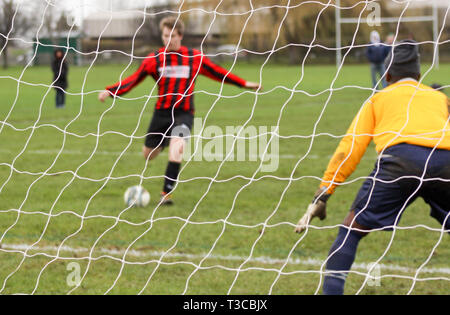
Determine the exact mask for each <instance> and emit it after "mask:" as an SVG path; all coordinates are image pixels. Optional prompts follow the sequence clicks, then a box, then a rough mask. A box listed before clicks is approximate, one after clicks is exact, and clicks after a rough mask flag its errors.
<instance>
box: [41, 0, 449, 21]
mask: <svg viewBox="0 0 450 315" xmlns="http://www.w3.org/2000/svg"><path fill="white" fill-rule="evenodd" d="M41 1H49V2H51V3H53V4H55V6H57V7H60V8H64V9H66V10H68V11H69V12H70V13H72V15H73V16H74V17H75V21H76V23H77V24H80V23H81V20H82V17H83V16H85V17H87V16H89V15H91V14H94V13H95V12H98V11H102V10H107V11H109V10H112V11H117V10H124V9H128V10H131V9H138V8H139V9H141V8H143V7H144V6H145V5H146V4H147V5H150V4H158V3H165V2H170V1H174V0H128V1H127V0H41ZM253 1H257V0H253ZM403 1H405V0H403ZM403 1H401V2H403ZM410 1H411V2H412V3H415V4H421V3H422V4H425V5H430V4H432V3H436V4H438V5H439V6H441V7H448V6H450V0H410ZM175 2H176V1H175ZM392 2H393V3H395V1H393V0H392ZM397 2H400V1H397ZM44 3H45V2H44Z"/></svg>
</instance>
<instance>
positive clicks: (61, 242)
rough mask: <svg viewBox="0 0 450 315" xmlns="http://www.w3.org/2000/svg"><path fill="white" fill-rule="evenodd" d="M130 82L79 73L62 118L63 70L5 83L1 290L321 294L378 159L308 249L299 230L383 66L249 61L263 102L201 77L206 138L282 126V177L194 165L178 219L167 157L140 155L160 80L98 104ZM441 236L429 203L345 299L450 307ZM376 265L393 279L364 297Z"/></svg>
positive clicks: (3, 79)
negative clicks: (137, 196)
mask: <svg viewBox="0 0 450 315" xmlns="http://www.w3.org/2000/svg"><path fill="white" fill-rule="evenodd" d="M135 68H136V65H133V66H132V67H131V68H130V70H129V71H127V72H126V73H125V75H127V74H129V73H131V72H130V71H131V70H134V69H135ZM124 69H125V65H112V66H94V67H92V68H89V67H87V66H85V67H79V68H77V67H74V66H73V67H71V69H70V76H69V80H70V86H69V88H68V92H69V95H68V96H67V104H66V108H64V109H56V108H55V106H54V97H55V92H54V91H53V90H52V89H49V87H48V84H50V82H51V78H52V77H51V72H50V69H49V68H47V67H32V68H29V69H26V71H25V72H23V70H24V69H23V68H10V69H8V70H1V71H0V83H1V86H2V88H1V89H0V99H1V103H0V123H1V124H0V143H1V144H0V237H1V238H0V244H1V249H0V261H1V262H2V268H1V269H0V292H1V293H5V294H15V293H24V294H30V293H35V294H65V293H68V292H69V293H71V294H103V293H105V292H107V293H110V294H137V293H143V294H182V293H186V294H227V293H231V294H268V293H271V294H314V293H316V292H317V293H320V292H321V290H320V287H321V280H322V279H321V271H323V270H324V265H323V262H324V260H325V259H326V257H327V254H328V250H329V248H330V246H331V244H332V242H333V240H334V238H335V236H336V234H337V230H338V225H339V224H340V223H341V222H342V220H343V218H344V217H345V215H346V213H347V211H348V209H349V207H350V205H351V203H352V201H353V198H354V197H355V195H356V192H357V190H358V189H359V187H360V185H361V184H362V182H363V180H364V177H365V176H367V175H368V174H369V173H370V171H371V170H372V167H373V163H374V162H375V159H376V152H375V150H374V147H373V146H372V145H371V146H370V148H368V150H367V152H366V155H365V157H364V158H363V160H362V161H361V163H360V164H359V166H358V168H357V170H356V171H355V173H354V174H353V175H352V176H351V177H350V178H349V179H348V181H347V184H346V185H343V186H342V187H340V188H339V189H338V190H337V192H336V194H335V195H334V196H333V197H332V198H331V199H330V201H329V202H328V217H327V219H326V220H324V221H313V222H314V225H315V226H316V227H312V228H311V229H309V230H308V231H307V233H305V234H303V235H300V236H299V235H298V234H295V233H294V232H293V229H294V224H295V223H296V222H297V221H298V219H299V218H300V217H301V215H302V214H303V212H304V210H305V209H306V206H307V205H308V203H309V202H310V200H311V198H312V195H313V193H314V192H315V190H316V188H317V185H318V184H319V179H320V177H321V176H322V174H323V171H324V170H325V168H326V166H327V163H328V159H329V157H330V155H331V154H332V153H333V152H334V150H335V148H336V146H337V144H338V142H339V140H340V138H341V136H342V135H344V134H345V132H346V130H347V127H348V125H349V123H350V121H351V120H352V118H353V116H354V115H355V113H356V112H357V110H358V109H359V107H360V106H361V104H362V103H363V102H364V100H366V99H367V98H368V97H369V96H370V95H371V91H370V90H369V89H367V88H368V87H369V86H370V74H369V67H368V66H366V65H348V66H347V65H346V66H345V67H343V68H342V69H341V71H340V72H339V75H338V76H337V79H336V80H335V82H334V84H332V82H333V80H334V78H335V76H336V68H335V67H334V66H306V67H305V68H304V72H302V68H301V67H300V66H297V67H295V66H285V65H274V64H267V65H266V66H265V67H264V68H263V69H262V72H260V65H248V64H237V65H236V67H235V69H234V72H235V73H236V74H238V75H240V76H242V77H244V78H247V79H248V80H252V81H258V80H259V77H260V74H261V76H262V83H263V85H264V91H263V92H262V94H260V95H258V96H257V97H256V98H255V94H253V93H249V92H245V91H244V90H240V89H238V88H236V87H233V86H225V87H224V88H223V90H222V93H221V95H220V97H218V95H217V94H218V93H219V92H220V89H221V86H220V84H219V83H218V82H214V81H211V80H208V79H206V78H204V77H200V78H199V79H198V80H197V90H196V91H197V93H196V96H195V98H196V116H197V117H201V118H202V119H203V123H204V125H205V126H206V127H208V126H218V127H220V128H221V129H222V130H224V131H225V128H226V126H240V125H244V124H247V126H255V127H256V128H259V127H261V126H267V127H269V131H270V126H277V124H278V122H279V134H280V139H279V155H280V159H279V165H278V168H277V169H276V170H275V171H273V172H261V171H259V170H258V167H259V165H260V162H261V161H259V160H257V161H249V160H248V159H247V161H227V162H225V163H223V162H222V161H206V160H203V161H190V162H188V163H186V162H185V163H184V164H183V167H184V168H183V170H182V173H181V175H180V183H179V184H178V186H177V188H176V190H175V192H174V201H175V205H173V206H172V207H158V196H159V192H160V191H161V188H162V178H163V176H164V173H165V168H166V164H167V151H165V152H163V153H162V154H161V156H160V157H158V158H157V159H156V160H154V161H151V162H150V163H149V165H148V166H147V167H145V161H144V159H143V158H142V156H141V148H142V144H143V141H144V134H145V133H146V130H147V127H148V123H149V121H150V118H151V115H152V112H153V106H154V102H155V97H154V95H155V94H156V91H154V93H153V96H152V98H151V99H150V100H149V101H148V102H147V97H146V95H148V94H149V91H150V89H151V88H152V87H153V85H154V83H153V80H152V79H151V78H147V79H146V80H145V81H144V82H143V83H142V84H141V85H140V86H139V87H138V88H136V89H135V90H133V91H132V92H130V93H129V94H127V95H125V96H124V97H125V99H118V100H117V101H116V102H114V103H113V102H112V99H109V100H108V101H107V102H105V103H100V102H98V101H97V92H98V91H99V90H101V89H103V87H104V86H106V85H108V84H111V83H114V82H115V81H117V79H118V78H119V76H120V73H121V72H122V71H123V70H124ZM428 70H429V66H423V68H422V71H423V72H424V73H425V72H427V71H428ZM449 72H450V64H444V65H441V66H440V68H439V69H438V70H437V69H432V70H430V71H429V72H428V73H427V74H426V76H425V78H424V81H423V82H424V83H426V84H431V83H434V82H440V83H441V84H448V82H447V81H446V80H448V73H449ZM300 79H301V82H300V84H298V85H297V82H298V81H299V80H300ZM357 86H361V87H365V88H366V89H361V88H357ZM294 87H295V90H293V89H294ZM330 88H332V90H329V89H330ZM244 92H245V93H244ZM325 105H326V108H325ZM324 108H325V110H324ZM323 110H324V111H323ZM322 111H323V114H322ZM141 112H142V113H143V114H142V115H141ZM321 115H322V116H321ZM313 135H314V137H313ZM207 143H208V141H207V139H204V142H203V144H204V145H207ZM311 143H312V144H311ZM299 161H300V162H299ZM141 180H142V184H143V185H144V186H145V187H146V189H147V190H149V192H150V193H151V195H152V200H151V202H150V204H149V205H148V206H147V207H145V208H131V209H126V207H125V205H124V202H123V193H124V191H125V189H126V188H127V187H129V186H132V185H136V184H138V183H139V182H140V181H141ZM439 228H440V227H439V225H438V223H437V222H436V221H434V220H433V219H432V218H431V217H430V216H429V208H428V206H427V205H426V204H425V203H424V202H423V201H422V200H418V201H417V202H415V203H414V204H413V205H412V206H410V207H409V208H408V209H407V211H406V212H405V214H404V215H403V217H402V220H401V222H400V229H398V230H397V231H396V232H395V233H392V232H374V233H372V234H371V235H369V236H368V237H367V238H365V239H364V240H362V242H361V243H360V246H359V249H358V255H357V258H356V262H355V266H354V268H353V269H352V273H351V274H350V275H349V277H348V281H347V284H346V293H347V294H355V293H360V294H406V293H408V292H411V293H412V294H448V292H450V271H449V270H450V269H449V264H448V262H449V258H450V246H449V245H450V239H449V237H448V235H442V234H441V233H440V232H439V231H438V229H439ZM30 245H33V247H32V248H28V246H30ZM125 251H126V255H125ZM288 258H289V260H288V261H287V259H288ZM377 261H379V263H380V264H381V265H382V266H381V269H380V272H379V275H381V279H380V281H379V282H378V283H376V284H377V285H367V284H366V285H364V286H363V282H364V280H365V276H366V274H367V270H368V269H367V267H365V264H370V263H373V262H377ZM71 263H77V264H78V265H79V267H80V274H81V277H82V282H81V284H80V286H76V287H74V286H71V285H72V283H71V282H70V281H69V282H68V280H73V279H75V278H73V275H74V272H75V271H76V270H75V271H74V269H71V268H72V266H73V264H71Z"/></svg>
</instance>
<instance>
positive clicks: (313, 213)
mask: <svg viewBox="0 0 450 315" xmlns="http://www.w3.org/2000/svg"><path fill="white" fill-rule="evenodd" d="M374 128H375V118H374V115H373V107H372V101H369V102H368V103H366V104H364V107H363V108H362V109H361V111H360V112H359V114H358V115H356V117H355V118H354V119H353V122H352V124H351V125H350V127H349V128H348V130H347V135H346V136H345V137H344V138H343V139H342V140H341V142H340V144H339V146H338V147H337V149H336V152H335V153H334V155H333V157H332V158H331V160H330V162H329V164H328V167H327V170H326V171H325V174H324V176H323V178H322V182H321V184H320V187H319V189H318V190H317V191H316V193H315V194H314V198H313V200H312V202H311V204H310V205H309V206H308V208H307V210H306V213H305V214H304V215H303V217H302V218H301V219H300V220H299V221H298V223H297V226H296V228H295V232H297V233H301V232H303V231H304V230H305V229H306V228H307V226H308V225H309V223H310V222H311V220H312V219H313V218H315V217H318V218H320V219H321V220H323V219H324V218H325V217H326V203H327V200H328V198H329V197H330V196H331V195H332V194H333V192H334V190H335V188H336V186H337V184H338V183H342V182H344V181H345V180H346V179H347V177H348V176H350V175H351V174H352V173H353V171H354V170H355V169H356V166H357V165H358V163H359V162H360V160H361V158H362V156H363V155H364V153H365V151H366V148H367V146H368V145H369V143H370V141H371V140H372V135H373V133H374Z"/></svg>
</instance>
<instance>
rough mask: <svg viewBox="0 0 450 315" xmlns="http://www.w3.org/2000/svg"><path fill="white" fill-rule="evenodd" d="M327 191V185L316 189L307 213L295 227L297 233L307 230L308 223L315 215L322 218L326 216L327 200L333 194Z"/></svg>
mask: <svg viewBox="0 0 450 315" xmlns="http://www.w3.org/2000/svg"><path fill="white" fill-rule="evenodd" d="M326 191H327V188H326V187H321V188H319V189H318V190H317V191H316V193H315V194H314V199H313V201H312V202H311V203H310V205H309V206H308V209H307V210H306V213H305V214H304V215H303V217H302V218H301V219H300V220H299V221H298V223H297V226H296V227H295V232H296V233H302V232H303V231H304V230H306V227H307V226H308V224H309V223H310V222H311V220H312V219H314V218H315V217H318V218H319V219H320V220H323V219H325V218H326V216H327V200H328V198H330V196H331V194H328V193H327V192H326Z"/></svg>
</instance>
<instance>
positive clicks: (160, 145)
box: [98, 17, 261, 204]
mask: <svg viewBox="0 0 450 315" xmlns="http://www.w3.org/2000/svg"><path fill="white" fill-rule="evenodd" d="M160 29H161V32H162V40H163V43H164V47H162V48H160V49H159V50H158V51H156V52H153V53H151V54H149V55H148V56H147V57H146V58H145V60H144V61H143V62H142V64H141V65H140V67H139V69H138V70H137V71H136V72H135V73H133V74H132V75H131V76H129V77H127V78H125V79H123V80H122V81H120V82H117V83H116V84H113V85H111V86H108V87H106V89H105V90H104V91H102V92H100V94H99V96H98V98H99V100H100V101H102V102H103V101H105V99H106V98H107V97H110V96H111V97H115V96H119V95H122V94H125V93H126V92H128V91H130V90H131V89H133V88H134V87H135V86H136V85H138V84H139V83H141V82H142V80H144V79H145V78H146V77H147V76H152V77H153V79H154V80H155V81H156V83H157V84H158V100H157V102H156V105H155V110H154V113H153V118H152V120H151V122H150V126H149V128H148V132H147V136H146V139H145V145H144V147H143V155H144V157H145V159H150V160H151V159H154V158H155V157H156V156H158V154H159V153H160V152H161V151H162V150H163V149H164V147H166V146H169V163H168V165H167V169H166V174H165V181H164V186H163V191H162V192H161V204H172V203H173V201H172V199H171V196H170V192H171V191H172V189H173V187H174V184H175V182H176V180H177V178H178V174H179V170H180V165H181V161H182V157H183V150H184V146H185V141H184V139H183V137H182V134H181V135H172V134H171V133H172V130H174V129H175V128H176V129H175V130H183V128H185V130H186V131H187V129H186V128H188V129H189V130H191V129H192V124H193V120H194V88H195V80H196V79H197V77H198V75H199V74H202V75H205V76H207V77H209V78H211V79H213V80H216V81H219V82H224V83H228V84H234V85H236V86H238V87H241V88H247V89H253V90H258V89H260V88H261V86H260V84H258V83H255V82H249V81H246V80H244V79H242V78H240V77H238V76H237V75H235V74H233V73H231V72H229V71H228V70H226V69H224V68H222V67H220V66H218V65H216V64H214V63H213V62H212V61H211V60H210V59H209V58H207V57H206V56H205V55H203V54H202V53H201V51H199V50H197V49H190V48H188V47H185V46H183V45H182V44H181V41H182V39H183V34H184V25H183V22H182V21H181V20H177V18H175V17H166V18H164V19H163V20H162V21H161V23H160Z"/></svg>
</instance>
